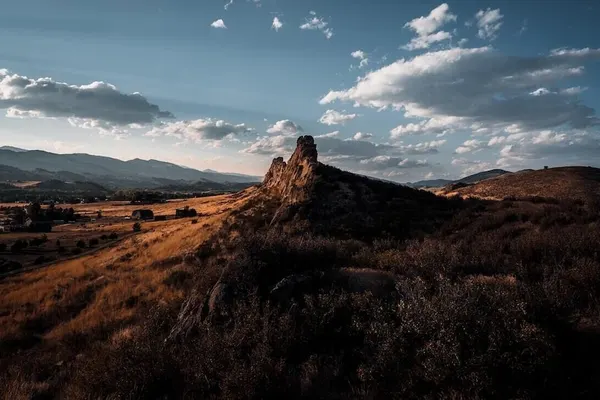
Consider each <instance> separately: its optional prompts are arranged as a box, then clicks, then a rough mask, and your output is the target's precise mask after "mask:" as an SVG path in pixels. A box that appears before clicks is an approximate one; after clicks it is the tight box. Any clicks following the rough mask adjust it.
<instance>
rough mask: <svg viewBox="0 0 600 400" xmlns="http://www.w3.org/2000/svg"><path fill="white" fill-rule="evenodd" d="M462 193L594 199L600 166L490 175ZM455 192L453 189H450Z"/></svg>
mask: <svg viewBox="0 0 600 400" xmlns="http://www.w3.org/2000/svg"><path fill="white" fill-rule="evenodd" d="M456 193H457V194H460V195H462V196H477V197H481V198H490V199H503V198H505V197H516V198H524V197H533V196H536V197H548V198H555V199H562V200H568V199H570V200H583V201H594V200H596V199H598V198H599V197H600V169H598V168H591V167H560V168H550V169H544V170H536V171H522V172H516V173H513V174H505V175H502V176H499V177H496V178H492V179H487V180H485V181H482V182H479V183H477V184H475V185H472V186H467V187H463V188H460V189H458V190H456ZM449 194H452V193H449Z"/></svg>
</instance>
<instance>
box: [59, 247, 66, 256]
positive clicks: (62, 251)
mask: <svg viewBox="0 0 600 400" xmlns="http://www.w3.org/2000/svg"><path fill="white" fill-rule="evenodd" d="M57 251H58V252H59V253H60V254H63V253H66V251H67V249H66V248H65V247H64V246H60V247H59V248H58V250H57Z"/></svg>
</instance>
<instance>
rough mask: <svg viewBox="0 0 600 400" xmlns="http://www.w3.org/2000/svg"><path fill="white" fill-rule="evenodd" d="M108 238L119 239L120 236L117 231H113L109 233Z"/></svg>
mask: <svg viewBox="0 0 600 400" xmlns="http://www.w3.org/2000/svg"><path fill="white" fill-rule="evenodd" d="M108 238H109V239H110V240H116V239H118V238H119V235H117V233H116V232H112V233H111V234H110V235H108Z"/></svg>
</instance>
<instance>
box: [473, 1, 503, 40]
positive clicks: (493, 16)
mask: <svg viewBox="0 0 600 400" xmlns="http://www.w3.org/2000/svg"><path fill="white" fill-rule="evenodd" d="M503 17H504V16H503V15H502V14H500V9H499V8H497V9H495V10H492V9H490V8H488V9H487V10H485V11H483V10H479V11H478V12H477V14H475V18H476V20H477V27H478V28H479V30H478V31H477V36H479V37H480V38H481V39H489V40H494V39H496V37H497V33H498V31H499V30H500V27H501V26H502V18H503Z"/></svg>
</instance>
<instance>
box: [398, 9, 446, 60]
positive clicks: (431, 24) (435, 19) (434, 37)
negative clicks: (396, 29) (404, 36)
mask: <svg viewBox="0 0 600 400" xmlns="http://www.w3.org/2000/svg"><path fill="white" fill-rule="evenodd" d="M451 21H456V15H454V14H452V13H451V12H450V7H449V6H448V4H446V3H443V4H441V5H439V6H438V7H436V8H434V9H433V10H431V12H430V13H429V15H427V16H425V17H419V18H415V19H413V20H412V21H409V22H407V23H406V24H405V25H404V27H405V28H409V29H411V30H412V31H414V32H415V33H416V35H417V36H416V37H414V38H413V39H412V40H411V41H410V43H408V44H407V45H406V46H404V48H405V49H407V50H418V49H426V48H428V47H429V46H431V45H432V44H433V43H437V42H441V41H444V40H448V39H450V38H451V37H452V34H451V33H450V32H446V31H438V29H440V28H441V27H442V26H444V25H445V24H446V23H448V22H451Z"/></svg>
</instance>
